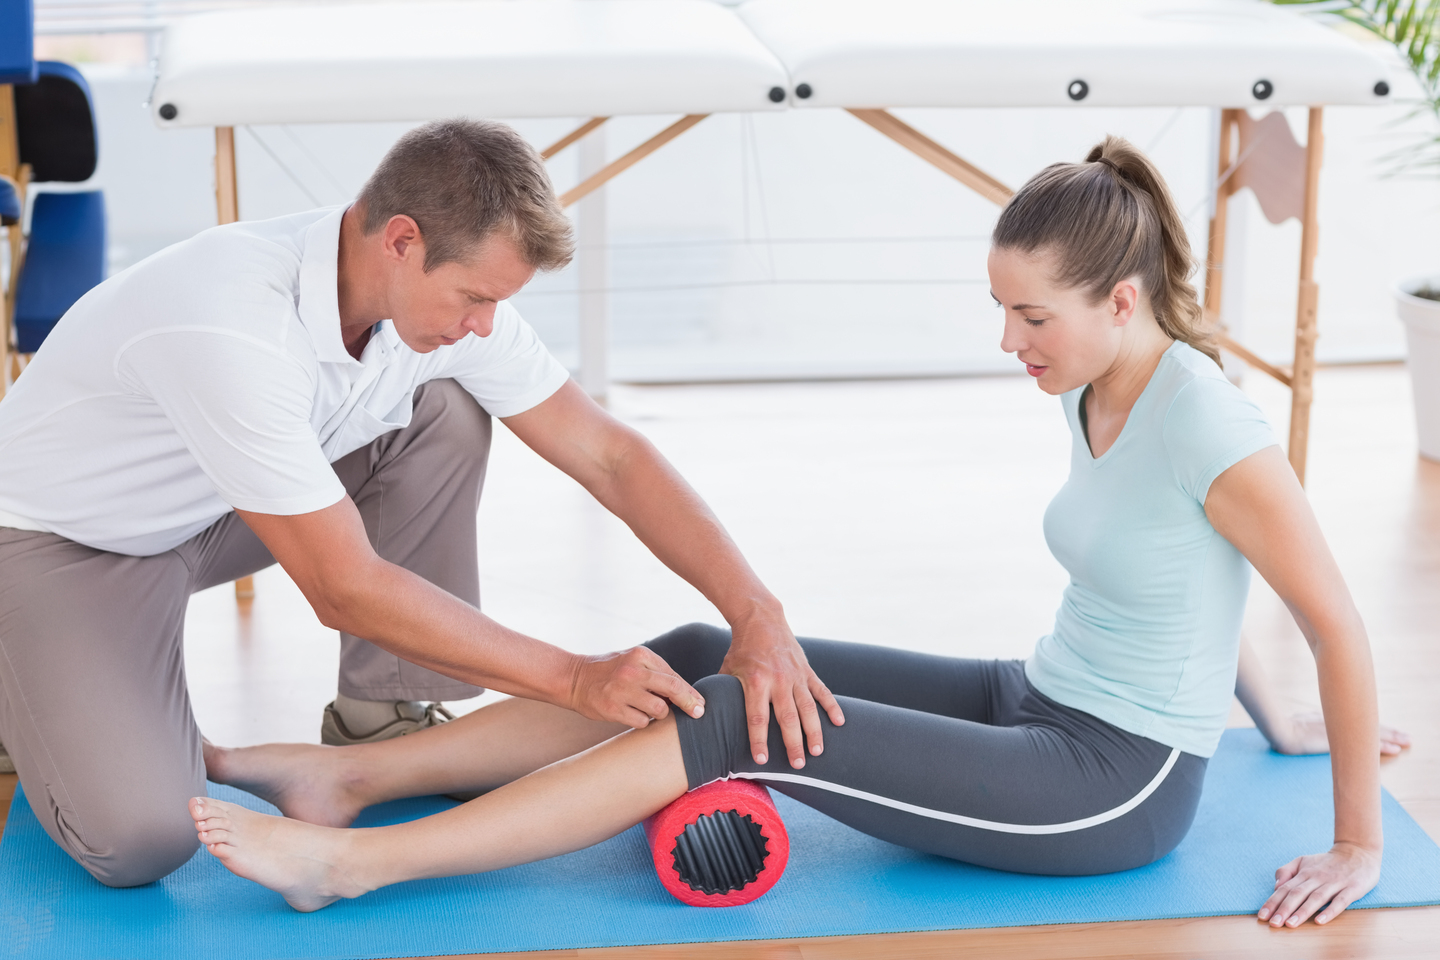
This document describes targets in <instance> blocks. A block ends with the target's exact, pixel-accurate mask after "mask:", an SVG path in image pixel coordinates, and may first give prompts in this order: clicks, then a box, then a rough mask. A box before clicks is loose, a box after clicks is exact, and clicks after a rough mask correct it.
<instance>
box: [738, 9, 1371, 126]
mask: <svg viewBox="0 0 1440 960" xmlns="http://www.w3.org/2000/svg"><path fill="white" fill-rule="evenodd" d="M739 14H740V17H741V19H743V20H744V21H745V22H746V24H748V25H749V27H750V28H751V29H752V30H753V31H755V34H756V36H758V37H759V38H760V39H761V40H762V41H763V42H764V43H765V45H766V46H767V47H769V48H770V49H771V50H773V51H774V52H775V53H776V54H777V55H778V56H779V57H780V60H781V61H782V62H783V63H784V64H785V68H786V70H787V71H788V72H789V74H790V80H791V84H792V89H795V88H798V87H799V85H800V84H808V85H809V87H810V92H811V93H810V96H809V98H808V99H801V98H799V97H797V98H795V99H794V100H793V101H792V102H793V104H794V105H797V106H815V107H1054V106H1067V105H1077V106H1080V105H1083V106H1106V107H1148V106H1174V107H1178V106H1211V107H1259V106H1262V105H1263V106H1266V107H1277V106H1292V105H1307V106H1316V105H1328V104H1372V103H1383V102H1385V101H1386V97H1385V96H1383V95H1379V94H1377V93H1376V84H1377V82H1380V81H1386V80H1387V74H1388V71H1387V69H1386V66H1385V64H1384V62H1383V61H1382V60H1381V59H1380V58H1379V57H1378V56H1377V55H1376V54H1375V53H1374V52H1373V50H1372V49H1367V48H1366V45H1364V44H1362V43H1359V42H1357V41H1355V40H1353V39H1351V38H1350V37H1348V36H1346V35H1344V34H1342V33H1340V32H1339V31H1337V30H1335V29H1332V28H1330V27H1327V26H1325V25H1323V24H1320V23H1317V22H1316V21H1315V20H1314V19H1313V18H1311V17H1309V16H1306V15H1305V14H1303V13H1300V12H1298V11H1296V10H1294V9H1284V8H1280V7H1276V6H1273V5H1271V4H1269V3H1266V2H1264V0H1003V2H999V3H997V2H994V0H939V2H936V0H750V2H748V3H746V4H744V5H743V6H741V7H740V8H739ZM1075 81H1083V82H1084V84H1085V90H1084V95H1083V97H1081V98H1080V99H1076V98H1075V97H1073V96H1072V87H1071V85H1072V84H1073V83H1075ZM1261 81H1265V82H1267V83H1268V84H1269V89H1270V92H1269V95H1268V96H1267V97H1264V98H1261V97H1258V96H1257V95H1256V94H1257V91H1256V85H1257V84H1259V83H1260V82H1261ZM1264 91H1265V88H1264V87H1261V88H1260V90H1259V92H1262V93H1263V92H1264ZM802 92H803V91H802ZM1080 92H1081V90H1080V88H1078V87H1076V88H1074V89H1073V93H1080Z"/></svg>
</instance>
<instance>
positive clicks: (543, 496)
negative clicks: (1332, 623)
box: [0, 366, 1440, 960]
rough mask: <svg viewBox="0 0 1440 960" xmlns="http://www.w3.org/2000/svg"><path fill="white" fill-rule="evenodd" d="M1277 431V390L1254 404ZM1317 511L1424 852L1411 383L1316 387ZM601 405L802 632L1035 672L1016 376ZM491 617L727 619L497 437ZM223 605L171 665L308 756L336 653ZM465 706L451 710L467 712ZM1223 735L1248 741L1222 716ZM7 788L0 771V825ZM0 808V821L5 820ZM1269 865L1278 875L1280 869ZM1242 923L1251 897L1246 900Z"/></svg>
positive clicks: (288, 620)
mask: <svg viewBox="0 0 1440 960" xmlns="http://www.w3.org/2000/svg"><path fill="white" fill-rule="evenodd" d="M1244 386H1245V388H1246V389H1247V391H1249V392H1250V393H1251V395H1252V396H1254V397H1255V398H1256V399H1257V400H1258V401H1259V402H1260V404H1261V405H1262V406H1263V407H1264V408H1265V409H1266V411H1267V413H1269V414H1270V416H1271V419H1272V421H1273V422H1274V423H1275V425H1276V427H1277V428H1278V432H1279V433H1280V435H1282V436H1283V435H1284V433H1285V427H1286V412H1287V409H1288V394H1286V393H1285V391H1284V390H1282V389H1280V388H1278V387H1276V386H1273V385H1271V384H1270V383H1268V382H1267V381H1263V380H1261V379H1260V378H1258V377H1254V378H1249V379H1247V381H1246V383H1245V384H1244ZM1316 395H1317V399H1316V405H1315V412H1314V434H1313V438H1312V452H1311V465H1310V484H1309V492H1310V496H1311V500H1312V502H1313V503H1314V505H1315V509H1316V512H1317V514H1318V515H1319V517H1320V521H1321V524H1322V526H1323V527H1324V529H1325V531H1326V534H1327V536H1328V537H1329V539H1330V543H1331V546H1332V548H1333V550H1334V551H1335V553H1336V556H1337V558H1338V560H1339V562H1340V564H1341V567H1342V569H1343V570H1344V571H1345V574H1346V577H1347V580H1348V582H1349V584H1350V587H1351V590H1352V592H1353V593H1354V595H1355V597H1356V600H1357V602H1358V604H1359V606H1360V609H1361V612H1362V613H1363V614H1364V616H1365V618H1366V622H1367V625H1368V626H1369V629H1370V635H1371V640H1372V644H1373V647H1374V650H1375V658H1376V667H1377V676H1378V682H1379V686H1380V694H1381V710H1382V714H1383V716H1384V718H1385V719H1386V720H1387V722H1390V723H1393V724H1396V725H1399V726H1402V727H1404V728H1406V729H1408V730H1409V731H1410V732H1411V733H1412V734H1414V736H1415V738H1416V745H1415V747H1414V748H1413V749H1412V750H1410V751H1408V752H1407V754H1406V755H1404V756H1402V757H1400V758H1398V759H1395V760H1393V761H1390V762H1387V763H1386V764H1385V766H1384V771H1383V776H1384V781H1385V784H1386V786H1387V787H1388V788H1389V789H1390V790H1391V792H1393V793H1394V794H1395V796H1396V797H1397V798H1398V799H1399V800H1400V801H1401V803H1402V804H1403V805H1404V806H1405V808H1406V809H1407V810H1408V811H1409V812H1410V813H1411V815H1412V816H1414V817H1415V818H1416V819H1417V820H1418V821H1419V822H1420V823H1421V824H1422V826H1424V827H1425V828H1426V830H1427V831H1428V832H1429V833H1430V835H1431V836H1432V837H1440V696H1437V691H1440V645H1437V641H1440V464H1434V463H1428V462H1425V461H1420V460H1418V459H1417V457H1416V455H1415V444H1414V437H1413V418H1412V414H1411V412H1410V409H1409V402H1410V401H1409V384H1408V381H1407V379H1406V376H1405V372H1404V368H1403V367H1399V366H1376V367H1358V368H1339V369H1326V370H1322V371H1321V373H1320V377H1319V381H1318V384H1317V390H1316ZM612 406H613V409H614V410H615V411H616V412H617V413H618V414H619V415H620V416H621V417H623V418H624V419H626V420H627V421H629V422H630V423H632V424H634V425H635V426H637V427H638V428H639V429H641V430H642V431H644V432H645V433H647V434H648V435H649V436H650V437H651V438H652V439H654V440H655V442H656V443H657V444H659V446H660V447H661V449H662V450H664V451H665V452H666V454H667V455H668V456H670V457H671V459H673V460H674V461H675V462H676V464H677V465H678V466H679V467H680V469H681V471H682V472H684V473H685V474H686V476H687V477H689V478H690V479H691V480H692V482H694V483H695V484H696V486H697V487H698V488H699V489H700V491H701V492H702V494H704V495H705V497H706V498H707V499H708V500H709V501H710V502H711V504H712V505H713V506H714V507H715V508H716V511H717V512H718V513H719V514H720V516H721V518H722V519H724V520H725V522H726V524H727V526H729V528H730V529H731V531H732V533H734V534H735V536H736V538H737V539H738V540H739V542H740V543H741V545H742V547H744V549H745V550H746V553H747V555H748V556H749V557H750V558H751V560H752V562H753V563H754V564H755V565H756V567H757V569H758V570H759V571H760V572H761V574H762V576H764V577H765V579H766V580H767V582H769V583H770V584H771V586H772V587H773V588H774V589H775V590H776V592H777V593H778V594H779V595H780V597H781V599H782V600H783V601H784V602H785V604H786V608H787V611H788V613H789V615H790V618H791V622H792V625H793V626H794V627H795V628H796V630H797V631H799V632H800V633H802V634H809V635H816V636H831V637H838V638H841V639H849V640H862V641H866V642H871V643H888V644H893V645H896V646H906V647H912V648H916V649H923V650H930V651H933V652H937V653H948V654H952V655H969V656H985V657H990V656H996V657H1004V656H1024V655H1025V654H1026V653H1028V652H1029V649H1030V647H1031V646H1033V644H1034V641H1035V638H1036V637H1037V636H1039V635H1040V634H1042V633H1044V632H1045V631H1046V629H1047V628H1048V626H1049V621H1050V618H1051V617H1052V616H1053V613H1054V609H1055V606H1056V603H1057V601H1058V597H1059V593H1060V590H1061V588H1062V587H1063V585H1064V582H1065V577H1064V573H1063V571H1062V570H1060V568H1059V567H1058V565H1057V564H1055V562H1054V561H1053V559H1051V558H1050V556H1049V554H1048V552H1047V551H1046V549H1045V544H1044V539H1043V537H1042V535H1041V530H1040V517H1041V514H1042V512H1043V510H1044V508H1045V504H1046V503H1047V502H1048V500H1049V498H1050V496H1051V495H1053V493H1054V491H1055V489H1056V488H1057V487H1058V486H1059V484H1060V483H1062V482H1063V480H1064V477H1065V473H1066V471H1067V466H1068V459H1067V458H1068V449H1069V441H1068V437H1067V434H1066V428H1065V425H1064V422H1063V418H1062V417H1061V416H1060V412H1059V408H1058V405H1057V404H1056V402H1055V401H1054V400H1053V399H1051V398H1048V397H1045V396H1043V395H1042V394H1040V393H1039V391H1037V390H1036V389H1035V387H1034V385H1033V384H1032V383H1031V382H1030V381H1029V380H1028V378H992V379H971V380H937V381H925V382H890V383H883V382H881V383H840V384H774V385H744V386H694V387H647V388H626V389H620V390H618V391H617V393H616V395H615V398H614V401H613V404H612ZM480 544H481V557H482V581H483V585H484V596H485V608H486V611H487V612H488V613H490V614H491V615H493V616H495V617H497V618H498V619H500V620H501V621H502V622H505V623H508V624H510V625H512V626H515V627H517V628H519V629H522V630H525V631H527V632H530V633H533V634H536V635H539V636H542V637H545V638H547V639H551V640H554V641H556V642H558V643H561V644H563V645H566V646H569V647H571V648H572V649H578V650H596V651H598V650H603V649H614V648H616V647H620V646H628V645H630V644H633V643H635V642H637V641H640V640H643V639H646V638H648V637H650V636H653V635H655V634H658V633H660V632H663V631H664V630H666V629H669V628H670V627H673V626H674V625H676V624H677V623H682V622H685V621H688V620H697V619H700V620H710V621H712V622H713V621H716V620H717V617H716V614H715V613H714V611H713V610H711V609H710V608H709V607H708V605H707V604H706V603H705V602H704V601H703V599H702V598H700V597H699V596H698V595H696V594H695V593H694V591H692V590H690V588H688V587H686V586H685V585H684V584H683V583H680V582H679V581H677V580H676V579H675V578H674V577H673V576H671V575H670V574H668V573H667V572H666V571H665V570H664V569H663V568H662V567H661V566H660V565H659V564H658V563H657V562H656V561H655V560H654V558H652V557H650V555H649V554H648V553H646V552H645V550H644V549H643V548H641V547H639V546H638V545H637V544H635V542H634V541H633V538H631V537H630V536H629V534H628V531H626V530H625V528H624V526H623V525H622V524H620V523H618V521H615V520H614V518H612V517H610V516H608V515H607V514H605V513H604V512H603V511H602V510H600V509H599V508H598V507H597V506H596V505H595V504H594V502H593V501H591V500H590V499H589V498H588V497H587V496H586V495H585V494H584V493H583V492H582V491H580V490H579V489H578V488H576V487H575V486H574V485H573V484H571V483H570V482H569V481H568V480H566V479H565V478H563V477H560V476H558V475H556V474H555V472H554V471H553V470H550V469H549V468H548V467H546V466H545V465H544V464H543V463H541V462H540V461H539V460H538V458H536V457H534V456H533V455H532V454H531V453H530V452H529V451H528V450H526V449H525V448H524V447H523V446H521V445H520V444H519V443H518V442H517V441H515V439H514V438H513V437H512V436H511V435H510V434H509V433H508V432H507V431H504V430H499V431H497V436H496V443H495V449H494V452H493V454H492V462H491V471H490V477H489V479H488V481H487V487H486V493H485V498H484V503H483V505H482V507H481V534H480ZM257 585H258V588H259V595H258V596H257V598H256V599H255V600H254V601H253V603H251V604H250V605H248V606H246V607H244V608H237V606H236V603H235V601H234V599H233V596H232V595H230V593H229V592H228V591H227V590H226V589H225V588H218V589H216V590H213V591H208V592H206V593H204V594H200V595H197V596H196V597H195V598H194V601H193V602H192V604H191V610H190V615H189V618H188V620H187V644H186V655H187V662H188V670H189V675H190V686H191V692H192V696H193V698H194V701H195V712H196V715H197V717H198V719H199V721H200V724H201V726H202V728H203V729H204V730H205V732H206V734H207V735H208V736H210V737H211V738H212V739H214V740H217V741H219V742H224V743H231V744H243V743H255V742H262V741H266V740H308V741H315V740H317V739H318V734H319V716H320V708H321V706H323V704H324V703H325V702H327V701H328V700H329V699H331V698H332V697H333V696H334V690H335V687H334V669H335V659H336V648H337V644H336V643H335V639H334V636H333V634H331V633H330V632H329V631H326V630H324V629H323V628H322V627H321V626H320V625H319V623H318V622H316V621H315V618H314V616H313V614H311V613H310V611H309V609H308V607H306V606H305V604H304V601H303V599H302V598H301V597H300V596H299V593H298V591H296V590H295V588H294V586H293V584H291V583H290V582H289V581H288V579H287V578H285V576H284V574H283V573H281V572H279V571H277V570H271V571H267V572H265V573H263V574H262V575H261V576H260V577H259V578H258V582H257ZM1245 630H1246V633H1247V635H1248V636H1249V637H1250V639H1251V640H1252V641H1253V642H1254V643H1255V644H1256V646H1257V648H1258V649H1259V651H1260V654H1261V657H1262V659H1263V660H1264V661H1265V663H1266V665H1267V667H1268V669H1269V670H1270V671H1271V673H1272V675H1273V678H1274V680H1275V682H1276V684H1277V686H1278V687H1279V689H1280V690H1281V692H1282V694H1283V696H1284V697H1285V698H1286V699H1287V700H1288V701H1289V702H1291V703H1292V704H1294V705H1295V706H1296V707H1297V708H1298V707H1305V706H1313V705H1315V704H1316V703H1317V702H1318V701H1317V697H1316V692H1315V672H1314V666H1313V664H1312V663H1311V662H1310V657H1309V654H1308V651H1307V650H1306V649H1305V646H1304V643H1303V641H1302V640H1301V639H1300V637H1299V634H1298V632H1297V631H1296V630H1295V628H1294V625H1293V624H1292V623H1291V622H1290V621H1289V618H1288V615H1287V614H1286V612H1285V610H1284V607H1283V606H1282V605H1281V604H1280V602H1279V600H1278V599H1277V598H1276V597H1275V595H1274V594H1273V593H1271V592H1270V591H1269V590H1268V588H1266V587H1265V585H1264V584H1263V583H1262V582H1259V581H1258V580H1257V582H1256V584H1255V587H1254V589H1253V591H1252V597H1251V602H1250V605H1249V608H1248V610H1247V614H1246V621H1245ZM474 704H475V701H471V702H470V703H467V704H460V705H456V706H458V707H459V708H460V709H462V710H463V709H470V708H473V706H474ZM1233 722H1234V723H1235V724H1237V725H1240V724H1244V723H1245V722H1246V718H1245V717H1244V714H1243V713H1242V712H1240V711H1239V710H1238V709H1237V710H1236V711H1235V715H1234V718H1233ZM13 784H14V778H13V777H9V776H0V808H8V798H9V796H10V794H11V792H12V791H13V789H14V786H13ZM0 815H3V809H0ZM1276 866H1278V864H1277V865H1276ZM1257 907H1258V904H1257ZM961 954H966V955H973V956H980V957H997V958H1002V957H1003V958H1021V957H1024V958H1060V957H1077V958H1082V957H1083V958H1102V957H1103V958H1112V957H1113V958H1119V957H1125V958H1140V957H1145V958H1151V957H1153V958H1174V960H1181V958H1196V957H1205V958H1224V957H1246V958H1248V957H1260V956H1265V957H1275V958H1306V960H1320V958H1341V957H1367V958H1372V957H1373V958H1386V957H1419V956H1427V957H1433V956H1436V955H1440V908H1417V909H1410V910H1381V911H1374V910H1367V911H1350V912H1348V913H1346V914H1344V915H1343V916H1342V917H1341V918H1340V919H1339V920H1337V921H1336V922H1335V923H1333V924H1331V925H1330V926H1328V927H1325V928H1317V927H1315V926H1314V925H1313V924H1311V925H1308V926H1307V927H1305V928H1302V929H1300V930H1296V931H1279V932H1276V931H1271V930H1269V929H1268V928H1267V927H1266V926H1264V925H1263V924H1259V923H1257V922H1256V921H1254V920H1253V919H1250V918H1246V917H1219V918H1209V919H1200V920H1172V921H1147V922H1141V923H1110V924H1086V925H1077V926H1049V927H1029V928H1016V929H1002V930H974V931H957V932H943V933H931V934H906V935H894V936H869V937H842V938H832V939H815V940H780V941H770V942H748V943H738V944H700V945H686V946H683V947H680V946H677V947H653V948H651V947H639V948H624V949H616V950H584V951H560V952H556V953H526V954H515V955H513V956H514V957H516V958H517V960H518V958H519V957H525V958H529V960H542V958H550V957H567V958H568V957H575V958H580V957H584V958H586V960H598V958H601V957H620V956H624V957H635V958H653V960H661V958H669V957H682V956H683V957H698V958H714V960H721V958H745V960H760V958H772V957H774V958H782V957H783V958H809V960H814V958H821V957H823V958H857V960H858V958H871V957H897V956H904V957H932V956H933V957H951V956H956V955H961Z"/></svg>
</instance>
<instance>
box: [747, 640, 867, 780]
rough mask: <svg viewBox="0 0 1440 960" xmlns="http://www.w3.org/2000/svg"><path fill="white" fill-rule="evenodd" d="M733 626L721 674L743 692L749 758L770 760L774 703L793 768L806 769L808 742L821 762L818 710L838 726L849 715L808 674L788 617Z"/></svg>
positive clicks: (827, 691)
mask: <svg viewBox="0 0 1440 960" xmlns="http://www.w3.org/2000/svg"><path fill="white" fill-rule="evenodd" d="M731 626H732V631H733V639H732V640H731V642H730V652H729V653H727V654H726V655H725V662H724V663H723V664H722V665H721V667H720V672H721V673H728V674H730V675H732V676H735V677H738V678H739V679H740V683H741V684H742V685H743V686H744V687H745V716H746V718H747V724H748V726H749V728H750V754H751V756H753V757H754V758H755V762H756V763H765V762H766V761H767V760H768V759H769V758H768V757H767V756H766V753H767V751H768V749H769V748H768V746H767V742H768V741H769V734H770V708H771V704H774V708H775V719H776V720H778V721H779V722H780V733H781V735H782V736H783V737H784V739H785V752H786V753H787V754H788V755H789V758H790V766H792V767H794V768H795V769H796V770H799V769H800V768H801V767H803V766H805V741H806V740H809V741H810V752H811V753H812V754H813V755H815V756H817V757H818V756H819V755H820V754H821V753H822V752H823V751H824V749H825V739H824V736H823V734H822V733H821V730H820V709H823V710H824V711H825V713H826V714H827V715H828V716H829V717H830V722H831V723H833V724H835V725H836V726H837V727H838V726H840V725H841V724H843V723H844V722H845V714H844V713H842V712H841V710H840V704H838V703H837V702H835V696H834V694H832V693H831V692H830V690H829V688H827V687H826V686H825V684H823V683H821V682H820V678H819V677H817V676H816V675H815V671H814V670H811V669H810V663H809V661H807V660H806V659H805V651H804V650H802V649H800V644H799V643H798V642H796V640H795V634H793V633H791V632H790V628H789V627H788V626H787V625H786V624H785V619H784V617H779V616H759V615H757V616H755V617H752V618H750V619H749V620H744V621H741V622H739V623H734V624H732V625H731ZM817 704H818V708H817ZM802 733H803V736H802Z"/></svg>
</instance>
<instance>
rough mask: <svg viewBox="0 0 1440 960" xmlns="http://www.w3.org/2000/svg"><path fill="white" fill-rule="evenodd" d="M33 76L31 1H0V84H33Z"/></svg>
mask: <svg viewBox="0 0 1440 960" xmlns="http://www.w3.org/2000/svg"><path fill="white" fill-rule="evenodd" d="M35 75H36V74H35V10H34V8H33V6H32V4H31V0H0V83H34V82H35Z"/></svg>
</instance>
